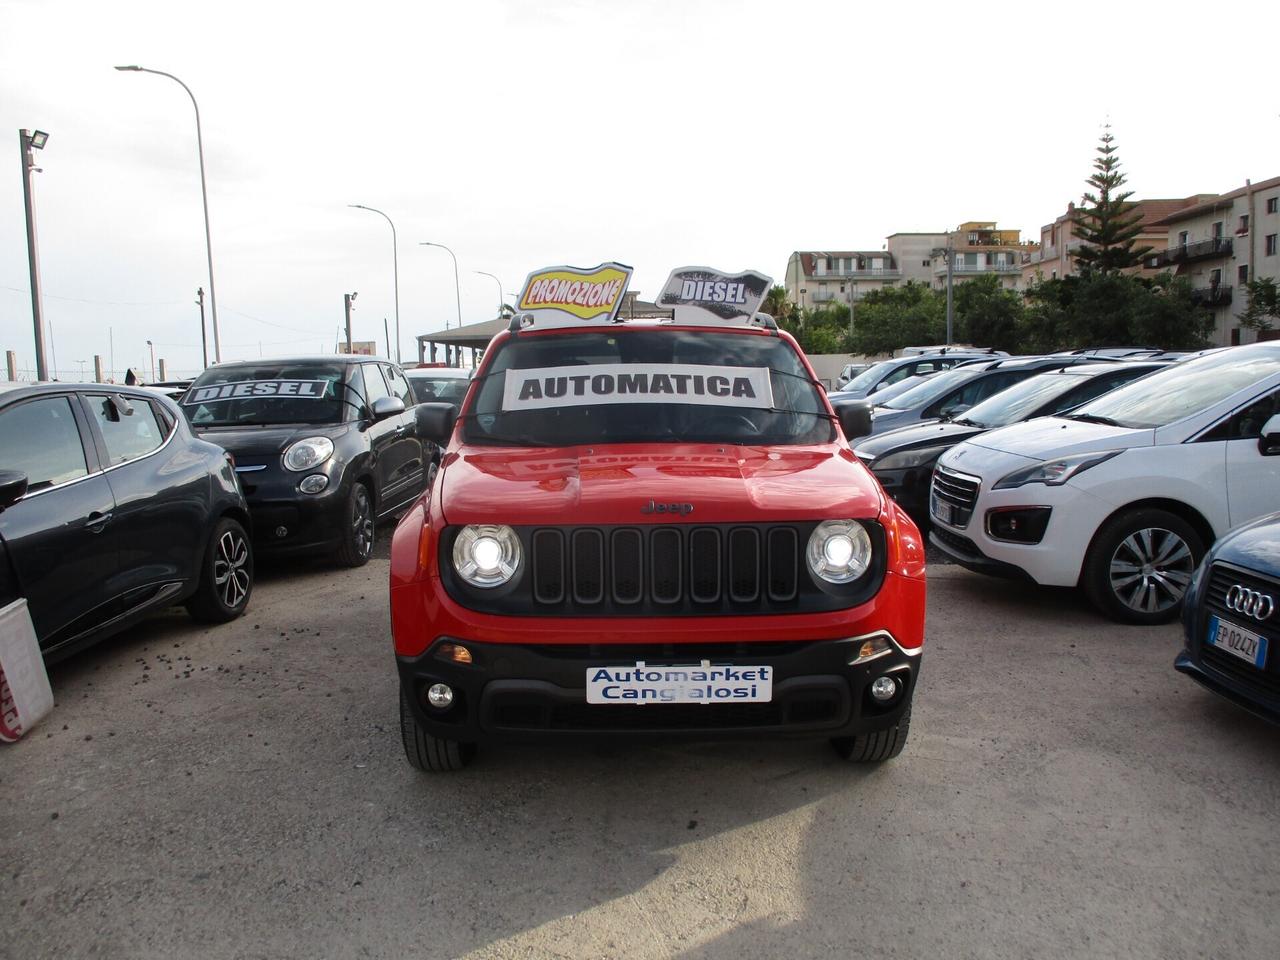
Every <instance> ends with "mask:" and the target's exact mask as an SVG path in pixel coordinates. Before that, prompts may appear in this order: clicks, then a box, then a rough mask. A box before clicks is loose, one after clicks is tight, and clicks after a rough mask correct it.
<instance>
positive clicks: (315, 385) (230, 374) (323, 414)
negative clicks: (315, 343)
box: [182, 362, 363, 427]
mask: <svg viewBox="0 0 1280 960" xmlns="http://www.w3.org/2000/svg"><path fill="white" fill-rule="evenodd" d="M345 370H346V368H345V365H343V364H340V363H296V362H288V363H278V362H277V363H270V362H266V363H261V364H256V365H252V366H249V365H245V366H234V367H213V368H211V369H209V370H206V371H205V372H204V373H202V374H200V376H199V377H197V378H196V380H195V382H194V383H192V384H191V389H190V390H188V391H187V393H186V395H185V396H184V397H183V398H182V409H183V410H184V411H186V414H187V419H189V420H190V421H191V423H192V425H193V426H197V427H230V426H263V425H267V424H277V423H340V422H342V420H343V419H344V418H345V414H346V409H347V407H348V406H351V407H354V408H355V409H357V410H359V409H360V407H361V405H362V400H363V398H361V397H359V396H355V395H354V394H355V391H353V390H352V391H351V392H352V394H353V395H352V396H351V397H349V398H348V397H347V396H346V392H347V391H349V390H351V388H350V387H348V386H346V385H344V383H343V378H344V375H345Z"/></svg>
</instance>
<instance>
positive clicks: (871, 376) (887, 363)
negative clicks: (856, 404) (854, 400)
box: [841, 360, 894, 393]
mask: <svg viewBox="0 0 1280 960" xmlns="http://www.w3.org/2000/svg"><path fill="white" fill-rule="evenodd" d="M893 366H894V361H892V360H881V361H880V362H879V363H876V364H872V365H871V366H869V367H867V369H865V370H863V371H862V372H861V373H860V374H858V375H857V376H856V377H854V378H853V379H852V380H850V381H849V382H848V383H846V384H845V385H844V386H843V387H841V389H842V390H845V391H848V392H850V393H852V392H854V391H856V390H867V389H869V388H870V387H871V386H872V385H873V384H875V383H877V382H879V380H880V378H881V377H883V376H884V375H885V374H886V373H888V372H889V370H890V369H891V368H892V367H893Z"/></svg>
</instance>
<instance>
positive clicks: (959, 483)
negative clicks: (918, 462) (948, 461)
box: [933, 466, 982, 527]
mask: <svg viewBox="0 0 1280 960" xmlns="http://www.w3.org/2000/svg"><path fill="white" fill-rule="evenodd" d="M981 486H982V483H981V481H980V480H978V478H977V477H970V476H966V475H965V474H963V473H956V472H955V471H954V470H948V469H946V468H945V467H941V466H940V467H937V468H936V469H935V470H934V472H933V495H934V496H935V497H937V498H938V499H939V500H942V501H945V502H946V503H949V504H951V506H952V507H953V508H954V511H955V512H954V513H953V515H952V516H953V518H954V521H955V523H954V526H957V527H967V526H968V525H969V520H970V519H972V517H973V508H974V507H975V506H976V505H977V503H978V491H979V490H980V489H981Z"/></svg>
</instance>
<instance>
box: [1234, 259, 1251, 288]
mask: <svg viewBox="0 0 1280 960" xmlns="http://www.w3.org/2000/svg"><path fill="white" fill-rule="evenodd" d="M1236 279H1237V280H1238V281H1239V282H1240V283H1241V284H1245V283H1248V282H1249V265H1248V264H1247V263H1242V264H1240V266H1238V267H1237V268H1236Z"/></svg>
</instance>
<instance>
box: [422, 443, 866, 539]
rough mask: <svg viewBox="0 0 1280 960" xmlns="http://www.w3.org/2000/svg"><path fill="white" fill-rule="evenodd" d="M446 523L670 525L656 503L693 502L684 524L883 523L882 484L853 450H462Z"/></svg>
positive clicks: (455, 457) (451, 472) (453, 466)
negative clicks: (650, 507)
mask: <svg viewBox="0 0 1280 960" xmlns="http://www.w3.org/2000/svg"><path fill="white" fill-rule="evenodd" d="M443 480H444V482H443V484H442V485H441V505H442V507H443V509H444V517H445V521H446V522H447V523H450V524H462V523H510V524H524V523H559V524H611V523H627V524H631V523H635V524H641V523H670V522H672V520H673V519H676V518H674V517H672V516H671V515H670V514H667V513H661V514H659V513H641V512H640V509H641V507H643V506H645V505H646V504H648V503H649V501H650V500H652V501H654V502H655V503H660V504H665V503H689V504H693V512H692V513H690V514H688V515H687V516H685V517H683V518H682V519H683V520H684V522H686V523H697V522H699V521H701V522H703V523H731V522H734V521H771V520H817V519H828V518H849V519H852V518H861V517H875V516H878V515H879V513H880V509H881V500H880V493H879V491H878V489H877V488H876V484H875V481H874V480H873V479H872V478H871V475H870V474H869V473H867V471H866V469H865V468H864V467H863V466H862V464H861V463H859V462H858V461H857V458H855V457H854V456H853V455H852V454H851V453H850V452H849V450H848V449H847V448H844V447H841V446H839V445H837V444H834V443H830V444H821V445H817V446H795V447H792V446H779V447H737V446H730V445H719V444H702V443H686V444H634V443H632V444H616V445H612V446H610V445H601V446H593V447H586V446H580V447H556V448H545V447H544V448H538V449H512V448H510V447H485V446H465V445H464V446H462V447H460V448H458V449H457V450H456V451H454V452H451V453H450V454H449V456H448V457H447V458H446V460H445V463H444V477H443Z"/></svg>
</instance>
